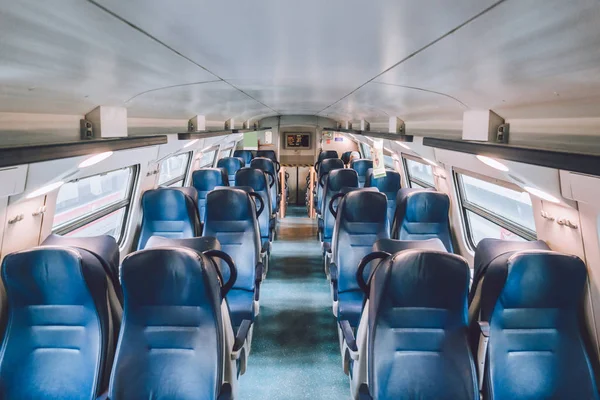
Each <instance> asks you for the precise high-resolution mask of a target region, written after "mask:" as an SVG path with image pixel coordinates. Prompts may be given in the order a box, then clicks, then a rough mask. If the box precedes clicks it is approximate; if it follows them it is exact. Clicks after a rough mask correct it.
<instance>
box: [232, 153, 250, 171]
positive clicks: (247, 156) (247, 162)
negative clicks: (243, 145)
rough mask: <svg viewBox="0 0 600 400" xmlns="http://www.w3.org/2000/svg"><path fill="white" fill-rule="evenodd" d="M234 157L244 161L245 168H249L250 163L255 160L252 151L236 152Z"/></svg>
mask: <svg viewBox="0 0 600 400" xmlns="http://www.w3.org/2000/svg"><path fill="white" fill-rule="evenodd" d="M233 156H234V157H237V158H241V159H242V160H244V166H245V167H249V166H250V161H252V159H253V158H254V155H253V154H252V151H250V150H236V151H234V152H233Z"/></svg>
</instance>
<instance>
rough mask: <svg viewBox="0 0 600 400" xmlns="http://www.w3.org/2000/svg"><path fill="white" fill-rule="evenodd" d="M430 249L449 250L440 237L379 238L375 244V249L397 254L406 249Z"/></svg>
mask: <svg viewBox="0 0 600 400" xmlns="http://www.w3.org/2000/svg"><path fill="white" fill-rule="evenodd" d="M417 249H418V250H429V251H440V252H447V250H446V246H444V243H442V241H441V240H440V239H438V238H435V239H425V240H398V239H379V240H378V241H376V242H375V244H374V245H373V251H385V252H386V253H390V254H396V253H399V252H401V251H404V250H417Z"/></svg>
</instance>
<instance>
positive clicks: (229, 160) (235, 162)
mask: <svg viewBox="0 0 600 400" xmlns="http://www.w3.org/2000/svg"><path fill="white" fill-rule="evenodd" d="M243 166H244V161H243V160H242V159H241V158H238V157H223V158H221V159H220V160H219V161H217V167H219V168H225V169H226V170H227V171H228V172H230V173H231V172H233V171H237V170H238V169H240V168H242V167H243Z"/></svg>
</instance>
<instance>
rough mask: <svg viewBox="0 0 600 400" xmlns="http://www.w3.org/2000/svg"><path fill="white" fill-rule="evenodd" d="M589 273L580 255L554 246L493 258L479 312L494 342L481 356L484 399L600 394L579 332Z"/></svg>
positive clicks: (553, 397)
mask: <svg viewBox="0 0 600 400" xmlns="http://www.w3.org/2000/svg"><path fill="white" fill-rule="evenodd" d="M586 280H587V268H586V266H585V264H584V263H583V261H582V260H581V259H579V258H578V257H575V256H571V255H564V254H560V253H555V252H551V251H543V250H527V251H520V252H517V253H514V254H512V255H511V256H510V257H509V258H508V259H502V257H499V258H497V259H496V260H495V261H493V262H492V263H491V264H490V265H489V267H488V270H487V272H486V274H485V279H484V281H483V284H482V290H481V319H480V321H481V322H480V324H481V326H482V328H483V329H482V331H488V336H489V342H488V345H487V355H486V357H485V358H483V357H481V358H483V359H481V360H478V362H479V363H481V362H484V363H485V372H484V373H483V390H482V391H483V394H484V398H487V399H494V400H503V399H598V398H599V396H598V388H597V386H596V382H595V379H594V373H593V371H592V367H591V363H590V359H589V356H588V354H587V351H586V349H585V346H584V341H583V334H582V330H583V329H585V328H583V326H584V324H583V323H582V322H583V321H582V320H581V318H583V315H582V309H583V299H584V291H585V290H586V289H585V287H586ZM486 325H487V326H486ZM484 327H485V328H484ZM482 354H483V353H482Z"/></svg>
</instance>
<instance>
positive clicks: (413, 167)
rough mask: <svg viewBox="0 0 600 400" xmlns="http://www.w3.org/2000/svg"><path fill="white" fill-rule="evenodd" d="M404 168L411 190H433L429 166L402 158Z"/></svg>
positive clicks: (433, 184)
mask: <svg viewBox="0 0 600 400" xmlns="http://www.w3.org/2000/svg"><path fill="white" fill-rule="evenodd" d="M404 166H405V168H406V174H407V176H408V181H409V184H410V187H411V188H419V189H427V188H434V187H435V181H434V180H433V168H432V167H431V165H429V164H425V163H423V162H420V161H417V160H414V159H412V158H407V157H406V156H405V157H404Z"/></svg>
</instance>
